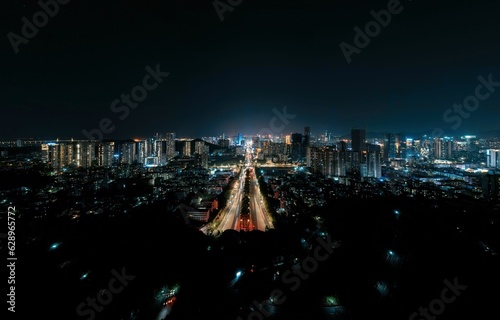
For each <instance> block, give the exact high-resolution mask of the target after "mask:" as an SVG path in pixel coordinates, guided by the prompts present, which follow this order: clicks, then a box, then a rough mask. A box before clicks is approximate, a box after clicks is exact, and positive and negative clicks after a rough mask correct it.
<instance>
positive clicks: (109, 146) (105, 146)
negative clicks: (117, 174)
mask: <svg viewBox="0 0 500 320" xmlns="http://www.w3.org/2000/svg"><path fill="white" fill-rule="evenodd" d="M114 154H115V143H114V142H112V141H111V142H100V143H99V144H98V146H97V157H96V158H97V164H98V165H99V166H102V167H111V166H112V165H113V164H114Z"/></svg>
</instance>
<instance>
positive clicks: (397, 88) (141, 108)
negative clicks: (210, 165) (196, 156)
mask: <svg viewBox="0 0 500 320" xmlns="http://www.w3.org/2000/svg"><path fill="white" fill-rule="evenodd" d="M61 1H62V0H61ZM222 2H223V3H227V2H228V1H227V0H222ZM235 2H236V3H237V2H238V1H236V0H234V1H233V3H235ZM389 2H390V1H378V0H376V1H373V0H372V1H363V2H362V1H354V0H349V1H348V0H342V1H334V0H329V1H292V0H287V1H282V0H274V1H270V0H243V1H242V3H241V4H240V5H238V6H236V7H234V10H233V11H232V12H230V11H227V12H225V13H224V21H222V22H221V20H220V19H219V17H218V15H217V12H216V10H215V8H214V6H213V1H212V0H203V1H202V0H173V1H169V0H163V1H160V0H151V1H128V0H120V1H105V0H99V1H97V0H85V1H83V0H71V1H70V2H69V3H67V4H64V5H59V6H60V8H59V12H58V13H57V14H55V15H54V17H52V18H49V20H48V23H47V24H46V25H45V26H43V27H40V28H39V31H38V34H37V35H36V36H34V37H33V38H32V39H29V42H28V43H26V44H20V45H19V52H18V53H17V54H16V53H15V52H14V49H13V47H12V46H11V44H10V41H9V38H8V34H9V32H13V33H15V34H17V35H22V32H21V28H22V25H23V22H22V21H21V18H22V17H23V16H26V17H27V18H28V20H30V21H32V17H33V14H34V13H36V12H37V11H39V10H40V6H39V5H38V4H37V3H36V1H27V0H4V1H2V4H1V5H0V29H1V34H2V41H1V42H0V52H1V59H0V61H1V69H0V70H1V72H0V80H1V90H2V95H1V96H2V99H1V100H0V111H1V116H0V139H11V138H20V137H35V138H47V139H49V138H50V139H52V138H57V137H60V138H69V137H73V138H75V139H78V138H84V135H83V134H82V130H83V129H86V130H91V129H93V128H97V127H98V125H99V121H100V120H101V119H103V118H109V119H111V121H112V123H113V125H114V126H115V129H114V130H113V131H112V132H111V133H109V134H106V135H105V138H133V137H147V136H151V135H153V134H154V133H155V132H160V133H165V132H176V133H177V134H178V136H190V137H193V138H195V137H200V136H208V135H220V134H222V133H225V134H227V135H233V134H237V133H238V132H241V133H243V134H253V133H257V132H259V131H260V130H261V129H262V128H266V127H269V123H270V120H271V119H272V118H273V117H274V116H275V115H274V113H273V109H274V108H276V109H278V110H282V109H283V107H284V106H286V107H287V110H288V112H289V113H291V114H296V117H295V118H294V119H292V120H291V121H290V123H289V124H287V125H286V127H285V128H284V129H283V130H282V131H281V132H280V133H290V132H295V131H297V132H302V131H303V127H304V126H310V127H311V129H312V133H313V134H318V133H320V132H324V131H325V130H328V131H330V132H333V133H334V134H338V135H343V134H346V133H348V132H349V131H350V129H351V128H353V127H361V128H365V129H366V130H367V131H369V132H382V131H390V132H408V133H421V132H428V133H430V132H432V130H433V129H434V128H436V127H440V128H442V129H443V130H444V131H445V132H446V134H450V135H453V134H463V133H475V132H481V131H487V130H495V129H500V126H499V119H500V117H499V115H500V108H499V106H500V87H498V90H497V91H496V92H493V93H492V94H491V95H490V97H489V98H488V99H485V100H484V101H481V102H480V105H479V107H478V109H477V110H476V111H474V112H471V113H470V117H469V118H467V119H463V123H462V124H461V125H460V126H458V128H456V129H454V128H452V124H453V123H451V122H448V123H447V122H445V121H444V120H443V113H445V111H446V110H447V109H449V108H451V107H452V106H453V104H454V103H462V102H463V101H464V99H465V98H466V97H467V96H469V95H474V92H475V88H476V87H477V85H478V84H479V83H480V82H479V81H478V79H477V78H478V77H479V76H483V77H484V78H486V79H487V77H488V75H490V74H491V75H492V78H493V80H495V81H497V80H498V81H500V40H499V39H500V19H499V17H500V2H499V1H492V0H443V1H424V0H413V1H409V0H402V1H401V6H402V8H403V9H402V11H401V12H400V13H399V14H395V15H392V19H391V22H390V23H389V24H388V26H387V27H385V28H382V30H381V32H380V33H379V34H378V35H377V36H375V37H374V38H373V39H371V42H370V43H369V44H368V46H366V47H365V48H363V49H360V50H361V52H360V53H359V54H353V55H352V56H351V59H352V61H351V63H347V61H346V59H345V57H344V55H343V53H342V51H341V49H340V47H339V45H340V43H341V42H343V41H344V42H346V43H349V44H350V45H353V39H354V36H355V31H354V30H353V28H354V27H356V26H358V27H360V28H361V29H364V27H365V25H366V23H368V22H369V21H371V20H373V17H372V16H371V15H370V11H371V10H375V11H379V10H382V9H387V5H388V3H389ZM157 64H159V65H160V69H161V71H162V72H163V71H164V72H169V73H170V74H169V76H168V77H166V78H165V79H164V81H163V82H162V83H161V84H159V86H158V87H157V88H156V89H153V90H151V91H149V92H148V93H147V97H146V99H145V100H144V101H143V102H140V103H139V105H138V106H137V107H136V108H135V109H130V114H129V115H128V116H127V117H125V118H124V119H123V120H122V119H120V118H119V116H120V115H121V113H114V112H113V111H112V110H111V107H110V106H111V104H112V102H113V101H114V100H115V99H117V98H119V97H120V95H121V94H128V93H130V92H131V90H132V88H134V87H135V86H137V85H140V84H141V83H142V79H143V78H144V76H145V75H146V74H147V72H146V70H145V68H146V67H147V66H150V67H151V68H155V66H156V65H157ZM277 124H278V125H279V124H280V123H277Z"/></svg>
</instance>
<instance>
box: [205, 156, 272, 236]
mask: <svg viewBox="0 0 500 320" xmlns="http://www.w3.org/2000/svg"><path fill="white" fill-rule="evenodd" d="M252 162H253V157H252V148H251V146H248V147H247V155H246V165H245V167H244V168H242V171H241V174H240V176H239V178H238V180H237V181H236V182H235V184H234V187H233V189H232V190H231V195H230V198H229V199H228V202H227V205H226V207H225V208H224V209H222V210H221V212H220V213H219V214H218V216H217V217H216V218H215V219H214V222H213V223H212V224H210V225H207V226H205V227H204V228H202V231H203V232H205V233H207V232H208V230H211V231H218V232H216V234H220V233H222V232H224V231H225V230H228V229H232V230H237V231H240V230H241V225H240V219H241V215H240V213H241V205H242V200H243V197H244V186H245V179H246V171H247V170H248V169H250V168H252V169H253V166H252ZM252 171H253V170H252ZM249 180H250V181H249V182H250V190H249V194H248V197H249V199H250V202H249V204H250V215H249V216H250V217H249V218H250V223H249V228H248V230H247V231H251V230H260V231H266V229H272V228H274V226H273V224H272V222H271V219H270V218H269V215H268V213H267V212H266V210H265V209H264V207H263V202H262V196H261V193H260V189H259V184H258V181H257V179H256V177H255V174H254V172H251V173H250V174H249Z"/></svg>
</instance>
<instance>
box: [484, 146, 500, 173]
mask: <svg viewBox="0 0 500 320" xmlns="http://www.w3.org/2000/svg"><path fill="white" fill-rule="evenodd" d="M486 167H488V168H496V169H500V150H498V149H488V150H486Z"/></svg>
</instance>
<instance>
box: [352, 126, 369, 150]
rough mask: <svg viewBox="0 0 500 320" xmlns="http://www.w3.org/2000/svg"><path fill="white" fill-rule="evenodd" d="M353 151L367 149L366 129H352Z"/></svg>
mask: <svg viewBox="0 0 500 320" xmlns="http://www.w3.org/2000/svg"><path fill="white" fill-rule="evenodd" d="M351 141H352V142H351V146H352V151H355V152H362V151H365V150H366V131H365V129H352V130H351Z"/></svg>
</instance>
